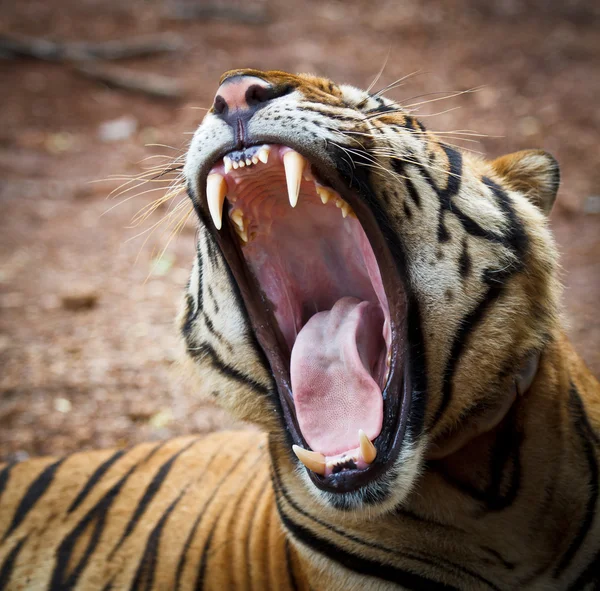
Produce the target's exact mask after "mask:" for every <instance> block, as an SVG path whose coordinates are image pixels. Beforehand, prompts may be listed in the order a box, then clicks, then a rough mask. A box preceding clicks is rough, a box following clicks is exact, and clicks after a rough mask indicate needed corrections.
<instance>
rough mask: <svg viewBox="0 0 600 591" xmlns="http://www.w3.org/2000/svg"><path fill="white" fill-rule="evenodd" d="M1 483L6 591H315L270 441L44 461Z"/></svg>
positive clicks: (194, 441) (227, 438) (170, 445)
mask: <svg viewBox="0 0 600 591" xmlns="http://www.w3.org/2000/svg"><path fill="white" fill-rule="evenodd" d="M0 474H1V475H2V477H3V478H2V477H0V482H5V483H6V486H5V488H4V490H3V491H2V497H0V502H1V503H2V513H1V514H0V530H1V532H2V533H1V534H0V535H1V536H2V539H3V544H2V551H1V553H0V564H2V569H1V570H0V573H1V574H0V588H2V589H31V590H42V589H55V590H59V589H60V590H64V589H86V590H95V589H98V590H103V589H181V590H183V589H198V588H205V589H257V590H258V589H282V590H285V589H289V590H290V591H292V590H294V589H307V587H306V585H305V582H304V575H303V574H302V571H301V570H300V566H299V563H298V558H297V556H296V551H295V549H294V548H293V547H291V546H290V544H289V542H288V541H287V540H286V538H285V535H284V531H283V528H282V526H281V523H280V521H279V519H278V517H277V510H276V506H275V503H274V494H273V488H272V486H271V481H270V475H269V466H268V461H267V446H266V441H265V437H264V435H262V434H259V433H256V432H252V431H248V432H238V433H230V432H222V433H216V434H214V435H211V436H208V437H205V438H191V437H189V438H179V439H174V440H171V441H167V442H165V443H152V444H141V445H137V446H135V447H133V448H130V449H127V450H111V451H101V452H91V453H80V454H73V455H71V456H68V457H66V458H62V459H58V460H57V459H54V458H40V459H34V460H31V461H28V462H23V463H21V464H17V465H14V466H10V465H5V466H4V467H3V468H2V472H0ZM23 491H27V492H25V494H24V495H23ZM25 499H27V500H26V501H25ZM234 541H235V543H233V542H234ZM140 558H142V560H141V561H140V560H139V559H140ZM200 565H204V566H202V567H201V568H198V567H199V566H200ZM217 573H219V574H218V575H217ZM215 575H217V576H215Z"/></svg>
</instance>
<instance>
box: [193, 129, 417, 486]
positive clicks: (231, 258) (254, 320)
mask: <svg viewBox="0 0 600 591" xmlns="http://www.w3.org/2000/svg"><path fill="white" fill-rule="evenodd" d="M275 142H276V143H280V144H284V145H286V146H289V147H290V148H292V149H294V150H296V151H297V152H298V153H300V154H301V155H302V156H304V157H305V158H306V159H307V160H308V161H309V162H310V164H311V167H312V172H313V175H314V176H315V178H317V179H319V181H320V182H322V183H323V184H326V185H329V186H331V187H332V188H334V189H335V190H336V191H337V192H338V193H339V194H340V195H341V196H342V197H343V199H345V200H346V201H347V202H348V203H349V204H350V205H351V206H352V208H353V209H354V212H355V213H356V215H357V217H358V219H359V221H360V223H361V224H362V226H363V229H364V231H365V233H366V235H367V237H368V238H369V241H370V242H371V246H372V248H373V251H374V253H375V256H376V258H377V262H378V264H379V266H380V269H381V270H382V279H383V285H384V289H385V292H386V295H387V299H388V303H389V308H390V316H391V328H392V331H391V332H392V342H391V359H392V361H391V366H390V371H389V376H388V380H387V383H386V385H385V387H384V389H383V391H382V396H383V404H384V417H383V426H382V429H381V433H380V435H379V436H378V437H377V438H376V440H375V442H374V443H376V446H377V449H378V454H377V458H376V459H375V461H374V462H373V463H372V464H371V465H370V466H369V467H368V468H367V469H364V470H360V471H358V470H351V471H344V472H339V473H337V474H331V475H329V476H327V477H323V476H320V475H318V474H315V473H314V472H311V471H308V473H309V476H310V478H311V480H312V481H313V483H314V484H315V485H316V486H317V487H318V488H320V489H322V490H325V491H329V492H352V491H354V490H356V489H358V488H360V487H361V486H363V485H365V484H367V483H368V482H371V481H373V480H374V479H376V478H377V477H378V476H380V475H382V474H383V473H385V472H386V471H387V470H388V469H389V468H390V467H391V465H392V464H393V463H394V461H395V459H396V457H397V455H398V452H399V449H400V447H401V443H402V440H403V437H404V431H405V427H406V423H407V415H408V412H409V409H410V400H411V397H410V384H408V383H406V378H407V376H408V372H407V371H406V365H407V360H405V361H404V363H403V365H404V367H399V363H398V360H400V359H402V358H403V356H402V355H400V354H399V347H400V341H401V339H400V338H399V335H400V334H404V331H405V327H404V322H403V318H404V314H405V313H404V312H403V306H404V305H405V302H403V301H400V300H401V298H402V296H401V295H400V293H399V290H398V289H397V287H398V284H399V282H401V279H400V275H399V272H398V269H397V267H396V262H395V261H394V259H393V257H392V254H391V252H390V250H389V248H388V246H387V244H386V241H385V239H384V237H383V235H382V232H381V230H380V229H379V225H378V222H377V221H376V219H375V215H374V213H373V212H372V211H371V209H370V207H368V206H367V205H366V204H365V202H364V200H363V199H362V198H361V197H360V196H359V195H357V194H356V192H355V191H354V190H352V189H350V188H349V187H348V186H347V184H346V183H345V182H344V181H343V179H341V178H340V176H339V174H338V173H337V171H336V170H335V169H333V168H332V167H331V166H329V165H328V164H327V163H324V162H322V161H319V160H318V159H315V157H314V156H312V155H310V154H306V153H305V152H304V151H303V149H302V148H301V147H295V146H294V145H293V144H290V143H289V142H287V141H281V140H277V139H275V138H263V139H262V141H256V142H253V143H252V144H248V145H246V146H244V148H249V147H252V146H255V145H261V144H265V143H275ZM237 149H239V148H238V147H237V146H234V145H228V146H225V147H224V148H223V149H222V150H220V151H219V152H218V153H217V154H215V156H214V157H213V158H211V159H210V160H209V161H207V163H206V164H205V166H203V167H202V170H201V171H199V176H198V179H199V187H205V186H206V177H207V175H208V171H209V170H210V169H211V167H212V166H213V165H214V164H215V163H217V162H219V161H220V160H221V159H222V158H223V157H224V156H226V155H227V154H229V153H230V152H231V151H233V150H237ZM202 202H203V207H204V210H205V211H207V210H208V207H207V203H206V195H205V194H204V191H203V193H202ZM209 227H211V228H213V226H212V224H209ZM213 234H214V236H215V239H216V240H217V243H218V245H219V247H220V248H221V251H222V253H223V255H224V257H225V259H226V261H227V263H228V265H229V267H230V269H231V272H232V274H233V276H234V278H235V281H236V283H237V286H238V288H239V291H240V293H241V296H242V299H243V301H244V303H245V305H246V307H247V311H248V316H249V318H250V322H251V324H252V328H253V330H254V333H255V335H256V337H257V340H258V342H259V344H260V346H261V348H262V350H263V352H264V353H265V355H266V357H267V359H268V361H269V364H270V367H271V369H272V373H273V376H274V379H275V382H276V385H277V390H278V393H279V396H280V400H281V409H282V412H283V415H284V418H285V421H286V423H287V430H286V434H287V435H288V437H289V438H290V439H291V442H290V448H291V444H292V443H295V444H297V445H300V446H302V447H304V448H307V447H308V446H307V444H306V441H305V440H304V437H303V436H302V432H301V430H300V428H299V426H298V422H297V419H296V414H295V408H294V403H293V398H292V392H291V386H290V379H289V368H288V367H287V366H286V362H289V359H288V360H285V359H283V356H282V354H281V352H282V351H285V350H286V347H285V346H284V344H283V343H282V337H281V334H280V333H279V331H277V330H273V327H274V326H276V324H277V323H276V322H275V321H274V316H273V313H272V311H271V310H270V309H268V307H267V306H266V305H265V302H264V301H263V300H262V299H261V298H260V295H259V290H258V289H257V286H256V284H255V280H254V278H253V277H252V275H251V273H250V272H249V270H248V268H247V265H246V263H245V261H244V258H243V255H242V253H241V249H240V246H239V243H238V240H237V239H236V238H235V235H234V233H233V230H232V228H231V224H230V223H224V224H223V228H222V230H221V231H216V230H214V229H213ZM401 398H402V400H401ZM290 453H291V452H290Z"/></svg>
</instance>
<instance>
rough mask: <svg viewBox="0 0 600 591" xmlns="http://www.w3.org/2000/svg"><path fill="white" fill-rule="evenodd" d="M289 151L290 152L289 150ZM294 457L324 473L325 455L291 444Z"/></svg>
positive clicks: (311, 468)
mask: <svg viewBox="0 0 600 591" xmlns="http://www.w3.org/2000/svg"><path fill="white" fill-rule="evenodd" d="M290 153H291V152H290ZM292 450H293V452H294V453H295V454H296V457H297V458H298V459H299V460H300V461H301V462H302V463H303V464H304V465H305V466H306V467H307V468H308V469H309V470H312V471H313V472H316V473H317V474H321V476H323V475H324V474H325V456H324V455H323V454H320V453H319V452H316V451H309V450H307V449H303V448H301V447H300V446H299V445H292Z"/></svg>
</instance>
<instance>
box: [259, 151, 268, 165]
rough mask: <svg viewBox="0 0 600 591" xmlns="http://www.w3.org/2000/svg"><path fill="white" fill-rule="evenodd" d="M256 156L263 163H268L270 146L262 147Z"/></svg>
mask: <svg viewBox="0 0 600 591" xmlns="http://www.w3.org/2000/svg"><path fill="white" fill-rule="evenodd" d="M256 156H257V157H258V159H259V160H260V161H261V162H262V163H263V164H266V163H267V162H268V161H269V148H261V149H260V150H259V151H258V154H257V155H256Z"/></svg>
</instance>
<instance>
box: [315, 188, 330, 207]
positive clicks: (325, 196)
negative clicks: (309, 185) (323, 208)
mask: <svg viewBox="0 0 600 591" xmlns="http://www.w3.org/2000/svg"><path fill="white" fill-rule="evenodd" d="M315 189H316V191H317V195H318V196H319V197H320V198H321V201H322V203H323V204H325V203H327V202H328V201H329V199H330V198H331V192H330V191H329V190H328V189H326V188H325V187H322V186H321V185H315Z"/></svg>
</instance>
